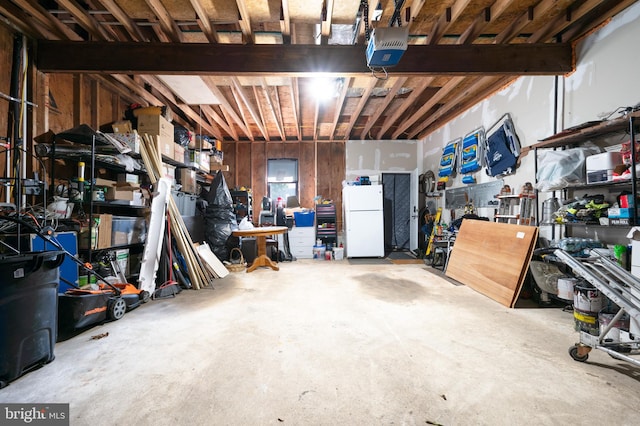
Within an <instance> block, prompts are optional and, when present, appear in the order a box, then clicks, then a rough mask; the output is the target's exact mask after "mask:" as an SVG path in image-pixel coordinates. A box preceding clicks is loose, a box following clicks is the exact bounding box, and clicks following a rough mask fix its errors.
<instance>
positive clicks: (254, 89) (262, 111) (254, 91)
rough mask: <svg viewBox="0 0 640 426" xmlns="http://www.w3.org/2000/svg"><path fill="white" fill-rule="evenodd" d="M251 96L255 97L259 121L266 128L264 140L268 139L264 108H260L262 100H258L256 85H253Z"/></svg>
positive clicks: (269, 138) (269, 137)
mask: <svg viewBox="0 0 640 426" xmlns="http://www.w3.org/2000/svg"><path fill="white" fill-rule="evenodd" d="M253 97H254V98H255V99H256V105H257V106H258V114H259V115H260V121H261V122H262V123H264V124H265V128H266V130H267V132H266V135H265V140H267V141H270V140H271V136H270V135H269V128H268V127H266V124H267V120H266V119H265V118H264V109H263V108H262V102H260V94H259V93H258V87H257V86H253Z"/></svg>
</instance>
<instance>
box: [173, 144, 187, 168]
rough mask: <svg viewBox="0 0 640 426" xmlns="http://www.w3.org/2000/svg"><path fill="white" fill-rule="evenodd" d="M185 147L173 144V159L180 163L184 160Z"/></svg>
mask: <svg viewBox="0 0 640 426" xmlns="http://www.w3.org/2000/svg"><path fill="white" fill-rule="evenodd" d="M184 151H185V149H184V147H183V146H182V145H180V144H177V143H174V144H173V159H174V160H175V161H177V162H179V163H183V162H184Z"/></svg>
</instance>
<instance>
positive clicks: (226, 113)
mask: <svg viewBox="0 0 640 426" xmlns="http://www.w3.org/2000/svg"><path fill="white" fill-rule="evenodd" d="M220 110H221V111H222V115H224V119H225V121H226V122H227V123H229V128H230V129H231V137H232V138H233V139H235V140H238V139H239V137H238V132H236V129H235V128H234V127H233V124H231V121H232V119H231V117H229V111H228V110H226V109H224V108H220ZM246 133H247V135H248V136H249V139H251V140H253V139H252V138H251V136H252V134H251V133H250V132H248V131H247V132H246Z"/></svg>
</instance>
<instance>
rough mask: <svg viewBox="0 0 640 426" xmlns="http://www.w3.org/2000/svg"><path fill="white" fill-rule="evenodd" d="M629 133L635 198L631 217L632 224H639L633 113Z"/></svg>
mask: <svg viewBox="0 0 640 426" xmlns="http://www.w3.org/2000/svg"><path fill="white" fill-rule="evenodd" d="M629 134H630V137H631V194H632V195H631V196H632V197H633V198H634V199H633V215H632V217H631V224H632V225H637V224H638V200H637V199H636V197H637V194H638V193H637V192H636V191H637V189H638V187H637V186H638V185H637V182H636V178H637V174H636V165H637V163H638V156H637V155H636V130H635V123H634V117H633V115H629Z"/></svg>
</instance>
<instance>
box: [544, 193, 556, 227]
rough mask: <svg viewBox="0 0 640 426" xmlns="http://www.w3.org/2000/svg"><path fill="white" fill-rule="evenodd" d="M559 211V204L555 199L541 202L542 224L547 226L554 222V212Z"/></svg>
mask: <svg viewBox="0 0 640 426" xmlns="http://www.w3.org/2000/svg"><path fill="white" fill-rule="evenodd" d="M559 209H560V202H559V201H558V199H557V198H556V197H551V198H548V199H546V200H545V201H543V202H542V219H543V220H542V222H541V223H543V224H545V225H549V224H552V223H554V222H555V212H557V211H558V210H559Z"/></svg>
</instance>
